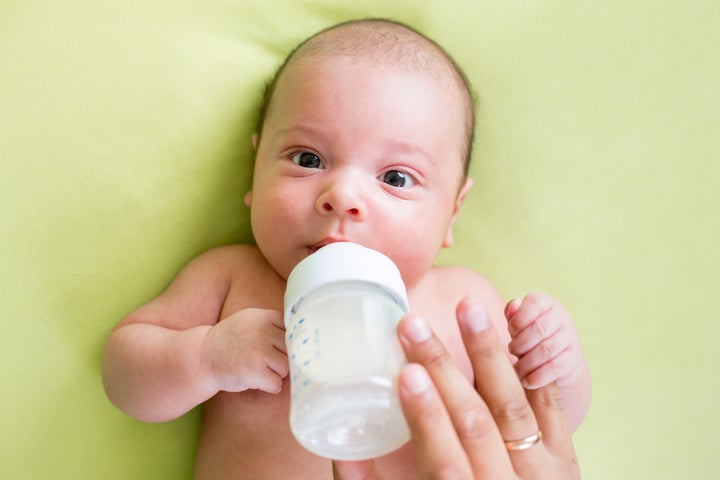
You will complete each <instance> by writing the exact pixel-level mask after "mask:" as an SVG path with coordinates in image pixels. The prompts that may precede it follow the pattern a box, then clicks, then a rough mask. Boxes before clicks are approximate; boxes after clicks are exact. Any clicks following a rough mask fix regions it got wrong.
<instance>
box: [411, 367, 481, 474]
mask: <svg viewBox="0 0 720 480" xmlns="http://www.w3.org/2000/svg"><path fill="white" fill-rule="evenodd" d="M398 383H399V393H400V403H401V404H402V407H403V412H404V413H405V418H406V419H407V422H408V425H409V426H410V432H411V434H412V439H413V448H414V450H415V458H416V461H417V462H418V469H419V470H420V473H421V476H422V478H433V479H441V478H443V479H444V478H447V479H458V480H461V479H472V478H473V472H472V470H471V466H470V462H469V459H468V457H467V455H466V454H465V451H464V450H463V447H462V444H461V443H460V440H459V439H458V437H457V434H456V432H455V429H454V427H453V424H452V421H451V419H450V415H449V414H448V412H447V410H446V409H445V405H444V404H443V402H442V399H441V398H440V395H439V394H438V392H437V390H436V389H435V387H434V385H433V383H432V380H431V379H430V377H429V375H428V373H427V371H426V370H425V369H424V368H423V367H422V366H421V365H418V364H409V365H407V366H405V367H404V368H403V370H402V371H401V372H400V377H399V380H398Z"/></svg>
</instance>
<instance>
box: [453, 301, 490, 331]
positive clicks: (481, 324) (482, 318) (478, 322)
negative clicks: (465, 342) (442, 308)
mask: <svg viewBox="0 0 720 480" xmlns="http://www.w3.org/2000/svg"><path fill="white" fill-rule="evenodd" d="M459 320H460V323H461V324H462V325H463V326H464V327H465V328H466V329H467V330H468V331H469V332H471V333H479V332H482V331H483V330H485V329H486V328H487V326H488V318H487V313H485V308H483V306H482V305H479V304H473V305H471V306H469V307H467V308H465V309H463V310H461V311H460V318H459Z"/></svg>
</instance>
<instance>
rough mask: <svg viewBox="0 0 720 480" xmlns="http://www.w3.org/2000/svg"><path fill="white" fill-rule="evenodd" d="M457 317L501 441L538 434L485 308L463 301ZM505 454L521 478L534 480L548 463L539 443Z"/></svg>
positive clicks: (532, 416)
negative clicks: (532, 479)
mask: <svg viewBox="0 0 720 480" xmlns="http://www.w3.org/2000/svg"><path fill="white" fill-rule="evenodd" d="M457 317H458V323H459V325H460V331H461V333H462V336H463V341H464V342H465V348H466V350H467V353H468V356H469V357H470V360H471V362H472V365H473V372H474V374H475V383H476V387H477V390H478V392H479V393H480V395H481V396H482V398H483V399H484V400H485V403H486V404H487V406H488V408H489V409H490V411H491V412H492V415H493V418H494V419H495V423H496V424H497V427H498V429H499V431H500V434H501V435H502V438H503V439H504V440H505V441H506V442H508V443H511V442H515V441H521V440H523V439H529V438H532V436H534V435H536V434H537V433H538V431H539V426H538V423H537V421H536V419H535V415H534V414H533V410H532V408H531V406H530V404H529V403H528V400H527V398H526V397H525V390H524V389H523V388H522V386H521V385H520V381H519V380H518V378H517V375H516V373H515V370H514V369H513V366H512V365H511V363H510V360H509V358H508V354H507V352H506V350H505V348H504V347H503V346H502V344H501V343H500V340H499V338H498V336H497V333H496V332H495V330H494V329H493V328H491V327H490V325H489V321H488V317H487V313H486V312H485V308H484V307H483V306H482V304H480V303H479V302H478V301H476V300H473V299H465V300H463V301H461V302H460V303H459V304H458V307H457ZM508 453H509V455H510V459H511V461H512V464H513V467H514V469H515V471H516V472H517V473H518V475H519V476H520V477H521V478H525V477H527V478H537V474H538V472H539V471H542V469H543V468H544V467H545V466H546V464H547V461H548V458H547V455H546V453H545V451H544V449H543V446H542V443H539V444H537V445H533V446H531V447H530V448H527V449H523V450H514V449H509V452H508Z"/></svg>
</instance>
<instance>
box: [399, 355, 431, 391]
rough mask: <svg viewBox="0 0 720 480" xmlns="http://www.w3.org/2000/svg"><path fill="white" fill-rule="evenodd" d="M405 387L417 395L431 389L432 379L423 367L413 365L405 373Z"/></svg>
mask: <svg viewBox="0 0 720 480" xmlns="http://www.w3.org/2000/svg"><path fill="white" fill-rule="evenodd" d="M402 378H403V385H404V386H405V387H406V388H407V390H408V391H410V393H412V394H415V395H417V394H418V393H422V392H424V391H426V390H427V389H428V388H429V387H430V377H429V376H428V374H427V372H426V371H425V369H424V368H423V367H421V366H420V365H417V364H413V363H411V364H410V365H408V366H406V367H405V370H404V371H403V377H402Z"/></svg>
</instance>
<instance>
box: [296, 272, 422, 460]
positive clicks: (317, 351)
mask: <svg viewBox="0 0 720 480" xmlns="http://www.w3.org/2000/svg"><path fill="white" fill-rule="evenodd" d="M405 313H406V312H405V310H404V309H403V308H402V307H401V306H400V305H399V304H398V303H397V302H396V301H395V299H394V298H393V296H392V295H390V294H388V292H387V291H385V290H384V289H383V288H381V287H380V286H378V285H374V284H372V283H369V282H363V281H347V282H337V283H331V284H328V285H325V286H323V287H320V288H318V289H316V290H315V291H313V292H311V293H309V294H308V295H306V296H305V297H303V298H302V299H300V300H299V301H298V302H296V304H295V305H294V306H293V308H292V309H291V311H290V314H289V322H288V324H287V326H286V330H287V336H286V341H287V346H288V357H289V359H290V375H291V406H290V427H291V429H292V431H293V434H294V435H295V437H296V438H297V440H298V441H299V442H300V443H301V444H302V445H303V446H304V447H305V448H307V449H308V450H310V451H312V452H314V453H316V454H318V455H320V456H324V457H327V458H334V459H338V460H360V459H365V458H374V457H377V456H380V455H383V454H386V453H389V452H391V451H393V450H395V449H397V448H398V447H400V446H402V445H403V444H404V443H405V442H407V441H408V440H409V438H410V432H409V429H408V427H407V423H406V422H405V417H404V415H403V413H402V409H401V408H400V404H399V400H398V396H397V376H398V373H399V371H400V368H401V367H402V365H403V364H404V363H405V356H404V354H403V351H402V347H401V346H400V343H399V342H398V340H397V334H396V327H397V323H398V321H399V320H400V318H401V317H402V316H403V315H404V314H405Z"/></svg>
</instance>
